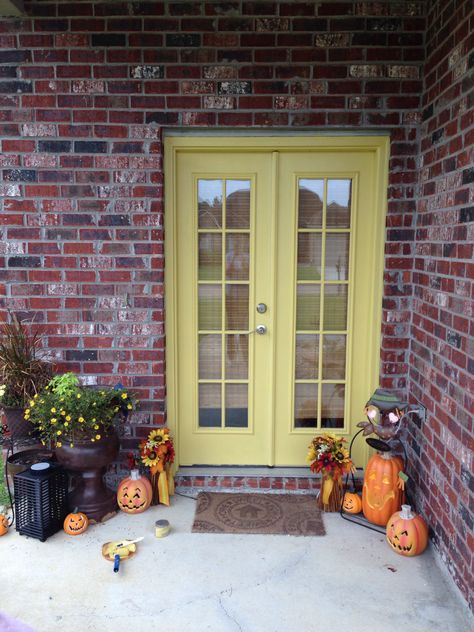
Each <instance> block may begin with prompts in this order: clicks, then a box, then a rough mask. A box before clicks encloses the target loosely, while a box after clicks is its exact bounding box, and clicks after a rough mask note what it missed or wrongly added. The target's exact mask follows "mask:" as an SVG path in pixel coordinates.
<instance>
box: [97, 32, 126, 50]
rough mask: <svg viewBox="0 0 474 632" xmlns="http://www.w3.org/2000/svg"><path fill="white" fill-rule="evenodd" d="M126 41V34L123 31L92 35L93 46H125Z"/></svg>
mask: <svg viewBox="0 0 474 632" xmlns="http://www.w3.org/2000/svg"><path fill="white" fill-rule="evenodd" d="M126 43H127V42H126V36H125V34H123V33H100V34H95V33H94V34H92V35H91V46H93V47H104V46H107V47H108V46H120V47H121V48H124V47H125V46H126Z"/></svg>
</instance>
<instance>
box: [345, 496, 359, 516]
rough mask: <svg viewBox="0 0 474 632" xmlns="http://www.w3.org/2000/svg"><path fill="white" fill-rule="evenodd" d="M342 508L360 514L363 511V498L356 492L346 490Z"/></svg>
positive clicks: (347, 511)
mask: <svg viewBox="0 0 474 632" xmlns="http://www.w3.org/2000/svg"><path fill="white" fill-rule="evenodd" d="M342 509H343V510H344V511H345V512H346V513H350V514H358V513H360V512H361V511H362V499H361V497H360V496H359V494H356V493H355V492H346V493H345V494H344V500H343V503H342Z"/></svg>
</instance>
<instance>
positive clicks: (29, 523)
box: [13, 463, 68, 542]
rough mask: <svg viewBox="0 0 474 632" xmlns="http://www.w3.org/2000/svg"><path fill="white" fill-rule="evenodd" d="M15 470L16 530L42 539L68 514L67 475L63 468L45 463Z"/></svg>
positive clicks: (55, 529) (51, 533)
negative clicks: (24, 469)
mask: <svg viewBox="0 0 474 632" xmlns="http://www.w3.org/2000/svg"><path fill="white" fill-rule="evenodd" d="M38 465H43V467H44V466H45V465H46V464H37V465H36V466H33V468H29V469H28V470H26V471H25V472H20V473H19V474H15V476H14V477H13V486H14V490H15V513H16V530H17V531H18V532H19V533H20V535H27V536H30V537H31V538H37V539H38V540H41V542H44V541H45V540H46V539H47V538H49V536H51V535H53V534H54V533H56V532H57V531H59V530H60V529H61V528H62V526H63V522H64V518H65V517H66V515H67V514H68V504H67V493H68V477H67V474H66V472H65V471H64V469H63V468H62V467H61V466H59V465H56V464H54V463H48V464H47V467H44V469H34V468H37V467H38Z"/></svg>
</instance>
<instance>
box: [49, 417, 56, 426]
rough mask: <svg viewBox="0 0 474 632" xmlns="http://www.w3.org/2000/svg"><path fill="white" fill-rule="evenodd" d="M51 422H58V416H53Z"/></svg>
mask: <svg viewBox="0 0 474 632" xmlns="http://www.w3.org/2000/svg"><path fill="white" fill-rule="evenodd" d="M50 422H51V423H52V424H55V423H57V422H58V420H57V419H56V417H51V419H50Z"/></svg>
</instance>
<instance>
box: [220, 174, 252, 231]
mask: <svg viewBox="0 0 474 632" xmlns="http://www.w3.org/2000/svg"><path fill="white" fill-rule="evenodd" d="M249 227H250V180H227V181H226V228H247V229H248V228H249Z"/></svg>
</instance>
